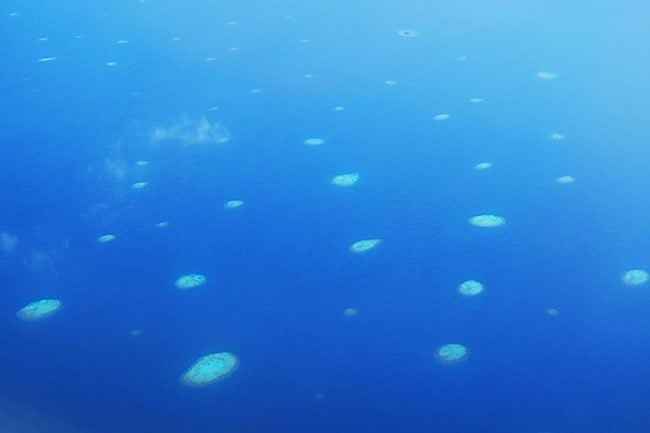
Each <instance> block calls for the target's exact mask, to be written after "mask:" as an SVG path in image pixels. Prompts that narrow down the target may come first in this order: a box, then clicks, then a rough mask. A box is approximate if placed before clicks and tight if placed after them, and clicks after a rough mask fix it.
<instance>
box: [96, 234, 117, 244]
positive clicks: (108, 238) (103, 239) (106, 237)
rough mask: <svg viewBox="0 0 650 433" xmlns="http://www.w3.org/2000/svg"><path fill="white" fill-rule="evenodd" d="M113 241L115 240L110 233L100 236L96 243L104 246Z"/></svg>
mask: <svg viewBox="0 0 650 433" xmlns="http://www.w3.org/2000/svg"><path fill="white" fill-rule="evenodd" d="M114 240H115V235H114V234H111V233H107V234H105V235H101V236H100V237H98V238H97V242H99V243H100V244H104V243H106V242H111V241H114Z"/></svg>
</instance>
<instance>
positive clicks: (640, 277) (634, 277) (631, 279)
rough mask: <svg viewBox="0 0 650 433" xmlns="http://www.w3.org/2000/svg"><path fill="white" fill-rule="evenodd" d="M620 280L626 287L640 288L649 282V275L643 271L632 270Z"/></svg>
mask: <svg viewBox="0 0 650 433" xmlns="http://www.w3.org/2000/svg"><path fill="white" fill-rule="evenodd" d="M622 280H623V282H624V283H625V284H627V285H628V286H640V285H641V284H645V283H647V282H648V280H650V274H648V272H646V271H644V270H643V269H632V270H630V271H627V272H626V273H624V274H623V277H622Z"/></svg>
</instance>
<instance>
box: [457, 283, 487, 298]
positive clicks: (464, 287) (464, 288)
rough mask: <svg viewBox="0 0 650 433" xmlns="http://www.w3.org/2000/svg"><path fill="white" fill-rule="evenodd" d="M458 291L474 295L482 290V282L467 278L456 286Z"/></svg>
mask: <svg viewBox="0 0 650 433" xmlns="http://www.w3.org/2000/svg"><path fill="white" fill-rule="evenodd" d="M458 291H459V292H460V293H461V294H462V295H465V296H476V295H478V294H480V293H481V292H483V284H481V283H480V282H479V281H476V280H467V281H465V282H464V283H462V284H461V285H460V286H458Z"/></svg>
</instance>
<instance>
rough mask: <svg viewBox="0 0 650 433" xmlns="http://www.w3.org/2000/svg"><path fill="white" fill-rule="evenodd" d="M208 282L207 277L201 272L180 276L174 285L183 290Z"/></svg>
mask: <svg viewBox="0 0 650 433" xmlns="http://www.w3.org/2000/svg"><path fill="white" fill-rule="evenodd" d="M205 282H206V278H205V276H204V275H201V274H188V275H183V276H182V277H180V278H179V279H178V280H176V282H175V283H174V285H175V286H176V287H177V288H179V289H183V290H187V289H193V288H195V287H199V286H202V285H204V284H205Z"/></svg>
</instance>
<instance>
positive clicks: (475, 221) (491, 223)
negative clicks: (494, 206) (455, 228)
mask: <svg viewBox="0 0 650 433" xmlns="http://www.w3.org/2000/svg"><path fill="white" fill-rule="evenodd" d="M505 222H506V219H505V218H503V217H500V216H497V215H490V214H485V215H476V216H473V217H471V218H470V219H469V223H470V224H471V225H473V226H477V227H487V228H491V227H499V226H501V225H503V224H505Z"/></svg>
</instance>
